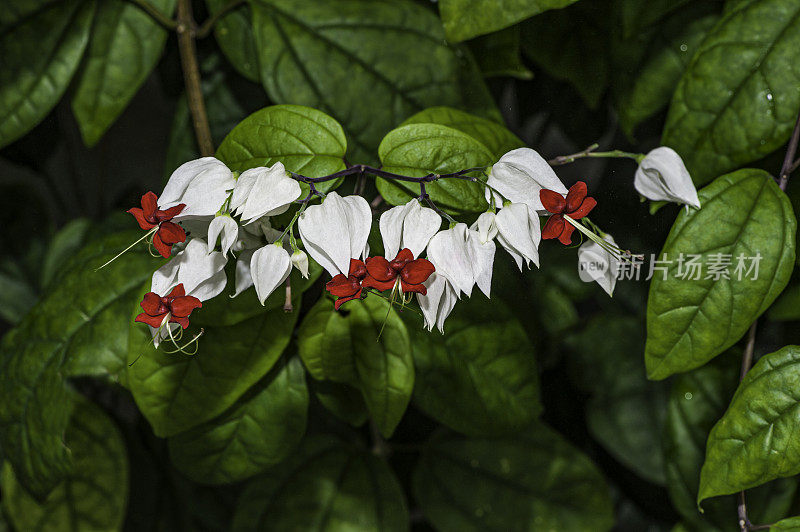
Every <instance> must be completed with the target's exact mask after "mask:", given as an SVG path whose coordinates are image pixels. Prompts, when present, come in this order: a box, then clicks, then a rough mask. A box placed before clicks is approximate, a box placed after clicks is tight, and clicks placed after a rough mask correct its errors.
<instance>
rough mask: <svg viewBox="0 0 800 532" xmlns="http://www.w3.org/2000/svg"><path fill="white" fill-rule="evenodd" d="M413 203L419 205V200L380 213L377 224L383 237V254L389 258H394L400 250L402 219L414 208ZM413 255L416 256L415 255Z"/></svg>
mask: <svg viewBox="0 0 800 532" xmlns="http://www.w3.org/2000/svg"><path fill="white" fill-rule="evenodd" d="M415 203H416V204H417V206H419V202H418V201H417V200H415V199H413V200H411V201H409V202H408V203H406V204H405V205H398V206H397V207H392V208H391V209H389V210H388V211H386V212H384V213H383V214H381V217H380V221H379V222H378V225H379V227H380V230H381V237H382V238H383V254H384V256H385V257H386V258H388V259H389V260H392V259H393V258H395V257H396V256H397V253H398V252H399V251H400V245H401V244H402V242H403V221H404V220H405V219H406V216H407V215H408V213H409V211H410V210H411V209H413V208H414V204H415ZM414 256H415V257H416V255H414Z"/></svg>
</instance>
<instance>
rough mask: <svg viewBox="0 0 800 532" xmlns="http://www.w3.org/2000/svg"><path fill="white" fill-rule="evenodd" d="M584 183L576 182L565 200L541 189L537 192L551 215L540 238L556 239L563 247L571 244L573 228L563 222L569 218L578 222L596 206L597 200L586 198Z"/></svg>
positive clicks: (552, 192)
mask: <svg viewBox="0 0 800 532" xmlns="http://www.w3.org/2000/svg"><path fill="white" fill-rule="evenodd" d="M586 194H587V190H586V183H584V182H583V181H578V182H577V183H575V184H574V185H572V186H571V187H570V188H569V192H568V193H567V197H566V199H565V198H564V196H562V195H561V194H559V193H558V192H554V191H552V190H548V189H546V188H543V189H542V190H540V191H539V199H540V200H541V201H542V205H544V208H545V209H547V210H548V211H549V212H551V213H553V215H552V216H550V218H549V219H548V220H547V223H546V224H545V225H544V229H542V238H544V239H548V238H558V240H559V242H561V243H562V244H564V245H568V244H571V243H572V232H573V231H574V230H575V226H574V225H572V224H571V223H569V222H567V221H566V220H564V216H569V217H570V218H572V219H573V220H580V219H581V218H583V217H584V216H586V215H587V214H589V212H590V211H591V210H592V209H594V206H595V205H597V200H595V199H594V198H587V197H586Z"/></svg>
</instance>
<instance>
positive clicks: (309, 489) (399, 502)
mask: <svg viewBox="0 0 800 532" xmlns="http://www.w3.org/2000/svg"><path fill="white" fill-rule="evenodd" d="M408 521H409V519H408V508H407V506H406V502H405V498H404V495H403V490H402V488H401V487H400V484H399V483H398V481H397V479H396V478H395V477H394V474H393V473H392V471H391V469H389V467H388V466H387V465H386V462H384V461H383V460H381V459H379V458H377V457H375V456H373V455H372V454H370V453H368V452H366V451H362V450H360V449H358V448H355V447H350V446H346V445H344V444H343V443H341V442H338V441H337V440H334V439H332V438H329V437H317V438H315V439H311V440H308V441H306V442H305V444H304V445H303V446H302V447H301V448H300V449H299V450H298V451H297V453H295V454H294V455H292V456H291V457H290V458H289V460H287V461H286V462H284V463H282V464H280V465H279V466H276V467H274V468H273V469H271V470H269V471H268V472H267V473H265V474H264V475H262V476H260V477H257V478H255V479H253V480H252V481H251V482H250V483H249V484H248V485H247V487H246V488H245V490H244V491H243V492H242V495H241V496H240V497H239V505H238V507H237V509H236V515H235V516H234V520H233V525H232V527H231V530H232V531H233V532H256V531H267V530H268V531H289V530H318V531H320V532H322V531H330V532H333V531H336V530H359V531H364V532H394V531H403V530H408V529H409V523H408Z"/></svg>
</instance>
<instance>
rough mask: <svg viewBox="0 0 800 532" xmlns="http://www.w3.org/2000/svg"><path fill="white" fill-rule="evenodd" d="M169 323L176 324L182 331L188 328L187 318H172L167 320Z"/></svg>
mask: <svg viewBox="0 0 800 532" xmlns="http://www.w3.org/2000/svg"><path fill="white" fill-rule="evenodd" d="M169 321H170V323H177V324H178V325H180V326H181V327H183V328H184V329H185V328H186V327H188V326H189V318H179V317H177V316H172V317H171V318H170V319H169Z"/></svg>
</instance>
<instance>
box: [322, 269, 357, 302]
mask: <svg viewBox="0 0 800 532" xmlns="http://www.w3.org/2000/svg"><path fill="white" fill-rule="evenodd" d="M325 289H326V290H327V291H328V292H330V293H331V294H333V295H335V296H336V297H350V296H352V295H353V294H355V293H357V292H358V293H360V292H361V286H359V284H358V279H356V278H355V277H353V276H350V277H345V276H344V275H342V274H341V273H340V274H339V275H337V276H336V277H334V278H333V279H331V280H330V281H328V284H326V285H325Z"/></svg>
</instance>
